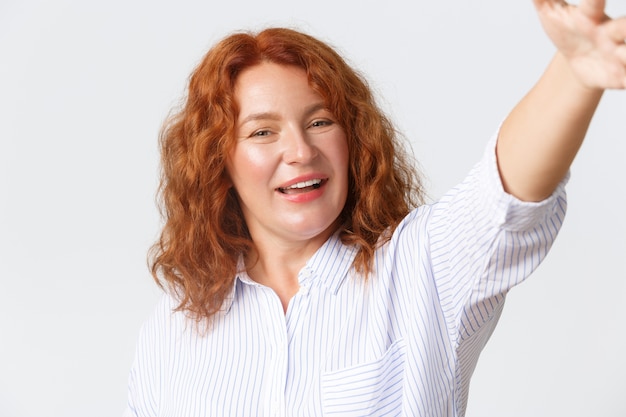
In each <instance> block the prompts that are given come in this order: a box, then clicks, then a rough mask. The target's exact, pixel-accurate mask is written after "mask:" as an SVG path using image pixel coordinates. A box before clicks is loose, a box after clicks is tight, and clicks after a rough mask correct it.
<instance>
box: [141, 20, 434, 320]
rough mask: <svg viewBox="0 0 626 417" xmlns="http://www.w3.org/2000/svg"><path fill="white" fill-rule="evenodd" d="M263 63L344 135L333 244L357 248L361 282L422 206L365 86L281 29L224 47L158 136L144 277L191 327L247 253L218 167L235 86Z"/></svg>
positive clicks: (328, 54) (206, 63)
mask: <svg viewBox="0 0 626 417" xmlns="http://www.w3.org/2000/svg"><path fill="white" fill-rule="evenodd" d="M264 61H268V62H273V63H277V64H281V65H295V66H298V67H300V68H303V69H304V70H305V71H306V73H307V76H308V80H309V83H310V85H311V87H312V88H313V89H314V90H315V91H316V92H317V93H318V94H320V96H321V97H322V98H323V99H324V100H325V104H326V106H327V107H328V109H329V110H330V111H331V112H332V114H333V115H334V116H335V117H336V119H337V123H339V125H341V126H342V127H343V129H344V131H345V132H346V137H347V141H348V148H349V153H350V159H349V160H350V161H351V163H350V169H349V173H348V176H349V178H348V181H349V193H348V198H347V201H346V205H345V207H344V209H343V211H342V213H341V215H340V217H341V218H340V221H341V222H340V223H341V225H342V226H341V232H340V236H341V239H342V241H343V242H344V243H345V244H349V245H357V246H358V247H359V252H358V255H357V257H356V259H355V261H354V267H355V268H356V269H357V270H358V271H359V272H361V273H363V274H364V275H365V276H367V275H368V274H369V272H370V271H371V264H372V260H373V256H374V251H375V249H376V247H377V245H379V244H380V243H381V242H384V241H385V240H386V239H388V238H389V235H390V231H392V230H393V229H394V228H395V227H396V226H397V225H398V223H399V222H400V221H401V220H402V218H404V217H405V216H406V215H407V214H408V212H409V210H410V209H411V208H413V207H416V206H417V205H418V204H421V203H422V200H423V195H422V189H421V186H420V182H419V178H418V176H417V174H416V172H415V170H414V168H413V164H412V163H410V162H411V161H409V158H408V155H407V153H406V152H405V151H404V150H403V148H402V147H401V146H400V144H399V142H398V139H397V135H396V132H395V130H394V128H393V126H392V124H391V123H390V121H389V120H388V119H387V117H385V115H384V114H383V113H382V112H381V110H380V109H379V108H378V106H377V105H376V103H375V100H374V98H373V96H372V93H371V91H370V89H369V87H368V85H367V83H366V82H365V80H364V79H363V78H362V77H361V76H360V75H359V74H358V73H357V72H356V71H354V70H353V69H352V68H350V66H348V65H347V64H346V62H345V61H344V60H343V59H342V58H341V56H339V54H337V52H335V51H334V50H333V49H332V48H331V47H329V46H328V45H326V44H325V43H323V42H321V41H319V40H317V39H315V38H313V37H311V36H309V35H306V34H303V33H300V32H298V31H294V30H291V29H283V28H271V29H266V30H263V31H261V32H260V33H258V34H251V33H237V34H234V35H231V36H228V37H226V38H225V39H223V40H222V41H221V42H219V43H218V44H217V45H215V46H214V47H213V48H212V49H211V50H210V51H209V52H208V53H207V54H206V56H205V57H204V59H203V60H202V62H201V63H200V65H199V66H198V67H197V68H196V69H195V71H194V72H193V73H192V75H191V79H190V82H189V89H188V93H187V98H186V101H185V103H184V105H183V107H182V109H181V110H180V111H179V112H177V113H176V114H174V115H173V116H171V117H170V118H169V119H168V120H167V121H166V124H165V125H164V128H163V130H162V132H161V136H160V145H161V164H162V173H161V185H160V189H159V192H160V197H161V203H162V207H161V209H162V215H163V217H164V220H165V225H164V227H163V230H162V233H161V236H160V238H159V240H158V241H157V242H156V243H155V244H154V246H153V247H152V249H151V258H150V264H151V265H150V266H151V271H152V275H153V277H154V279H155V280H156V282H157V283H158V284H159V285H160V286H161V287H167V288H168V289H169V290H170V291H172V292H173V293H174V294H175V295H176V296H177V297H178V300H179V301H180V304H179V307H178V309H179V310H184V311H187V312H188V313H190V314H191V316H192V317H194V318H196V319H197V320H201V319H208V318H210V317H212V316H213V315H214V314H215V313H216V312H218V311H219V310H220V307H221V306H222V303H223V301H224V299H225V298H226V297H227V296H228V295H229V294H230V292H231V291H232V286H233V282H234V279H235V275H236V273H237V272H238V271H237V267H238V260H239V257H240V256H241V255H242V254H245V253H247V251H249V250H250V249H251V247H252V245H253V242H252V240H251V238H250V236H249V233H248V231H247V228H246V225H245V221H244V218H243V214H242V212H241V209H240V207H239V203H238V201H237V197H236V194H235V192H234V190H233V189H232V187H231V185H230V182H229V180H228V176H227V173H226V168H225V167H226V159H227V158H228V155H229V153H230V151H231V150H232V149H233V147H234V144H235V140H234V139H235V135H234V132H235V124H236V121H237V117H238V109H237V103H236V102H235V100H234V98H233V92H234V87H235V83H236V81H237V76H238V74H239V73H241V72H242V71H243V70H244V69H246V68H250V67H252V66H255V65H258V64H259V63H261V62H264Z"/></svg>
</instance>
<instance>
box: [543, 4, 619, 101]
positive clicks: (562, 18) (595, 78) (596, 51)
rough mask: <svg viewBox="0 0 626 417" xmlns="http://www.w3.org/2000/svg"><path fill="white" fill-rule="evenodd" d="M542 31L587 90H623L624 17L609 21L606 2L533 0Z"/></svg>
mask: <svg viewBox="0 0 626 417" xmlns="http://www.w3.org/2000/svg"><path fill="white" fill-rule="evenodd" d="M533 2H534V4H535V8H536V9H537V13H538V14H539V19H540V20H541V23H542V25H543V28H544V30H545V31H546V33H547V35H548V36H549V37H550V39H551V40H552V42H553V43H554V45H555V46H556V47H557V48H558V50H559V51H560V53H561V54H562V55H563V56H564V57H565V58H566V59H567V61H568V62H569V64H570V67H571V68H572V70H573V72H574V74H575V75H576V77H577V78H578V80H579V81H580V82H581V83H582V84H583V85H584V86H586V87H590V88H597V89H607V88H619V89H624V88H626V42H625V39H626V17H621V18H618V19H611V18H609V17H608V16H607V15H606V14H605V13H604V6H605V0H581V1H580V3H579V5H578V6H573V5H570V4H568V3H567V2H565V1H563V0H533Z"/></svg>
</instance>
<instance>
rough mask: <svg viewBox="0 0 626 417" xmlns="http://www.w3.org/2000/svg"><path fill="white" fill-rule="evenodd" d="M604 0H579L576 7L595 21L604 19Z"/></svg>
mask: <svg viewBox="0 0 626 417" xmlns="http://www.w3.org/2000/svg"><path fill="white" fill-rule="evenodd" d="M605 5H606V0H581V1H580V4H579V5H578V8H579V9H580V11H581V12H582V13H583V14H584V15H585V16H587V17H589V18H590V19H592V20H595V21H597V22H599V21H602V20H604V19H605V17H606V15H605V14H604V7H605Z"/></svg>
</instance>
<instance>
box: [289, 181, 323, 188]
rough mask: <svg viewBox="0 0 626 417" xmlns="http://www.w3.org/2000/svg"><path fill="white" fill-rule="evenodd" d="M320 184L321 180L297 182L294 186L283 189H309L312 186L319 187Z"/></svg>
mask: <svg viewBox="0 0 626 417" xmlns="http://www.w3.org/2000/svg"><path fill="white" fill-rule="evenodd" d="M321 183H322V180H320V179H314V180H308V181H303V182H298V183H296V184H293V185H290V186H289V187H285V188H284V189H285V190H293V189H295V188H306V187H311V186H313V185H319V184H321Z"/></svg>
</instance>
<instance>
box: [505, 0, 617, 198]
mask: <svg viewBox="0 0 626 417" xmlns="http://www.w3.org/2000/svg"><path fill="white" fill-rule="evenodd" d="M533 1H534V3H535V7H536V9H537V13H538V14H539V18H540V20H541V23H542V24H543V27H544V29H545V31H546V33H547V34H548V36H549V37H550V39H551V40H552V42H553V43H554V44H555V46H556V47H557V49H558V51H557V53H556V55H555V57H554V59H553V60H552V62H551V63H550V64H549V66H548V68H547V69H546V71H545V73H544V74H543V75H542V77H541V78H540V79H539V81H538V82H537V84H536V85H535V86H534V87H533V88H532V89H531V90H530V92H529V93H528V94H527V95H526V96H525V97H524V98H523V99H522V101H520V103H519V104H518V105H517V106H516V107H515V108H514V109H513V110H512V112H511V113H510V114H509V116H508V117H507V119H506V120H505V122H504V123H503V125H502V129H501V131H500V137H499V139H498V144H497V150H496V152H497V156H498V167H499V170H500V176H501V177H502V182H503V184H504V188H505V190H506V191H507V192H509V193H511V194H513V195H514V196H516V197H518V198H519V199H521V200H525V201H539V200H542V199H544V198H546V197H547V196H549V195H550V194H551V193H552V191H554V189H555V187H556V186H557V185H558V183H559V182H560V181H561V180H562V179H563V177H564V176H565V174H566V173H567V170H568V169H569V167H570V165H571V163H572V161H573V160H574V157H575V156H576V153H577V152H578V149H579V148H580V145H581V144H582V141H583V139H584V137H585V134H586V132H587V128H588V127H589V123H590V122H591V118H592V116H593V114H594V112H595V110H596V107H597V106H598V103H599V101H600V98H601V96H602V93H603V91H604V90H605V89H607V88H619V89H623V88H626V43H625V42H624V40H625V39H626V18H620V19H610V18H609V17H608V16H606V15H605V13H604V6H605V2H604V1H603V0H581V1H580V4H579V6H573V5H570V4H568V3H566V2H564V1H558V0H533Z"/></svg>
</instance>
